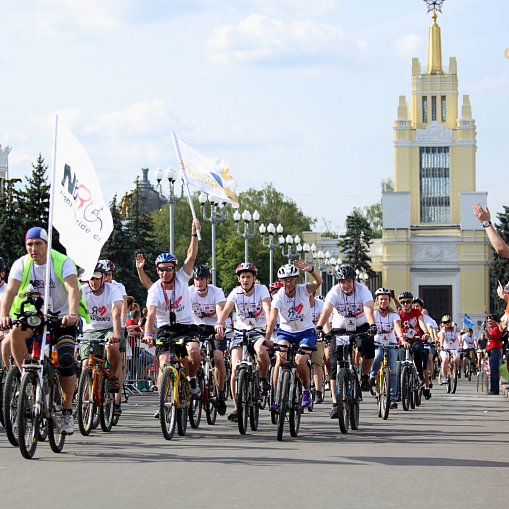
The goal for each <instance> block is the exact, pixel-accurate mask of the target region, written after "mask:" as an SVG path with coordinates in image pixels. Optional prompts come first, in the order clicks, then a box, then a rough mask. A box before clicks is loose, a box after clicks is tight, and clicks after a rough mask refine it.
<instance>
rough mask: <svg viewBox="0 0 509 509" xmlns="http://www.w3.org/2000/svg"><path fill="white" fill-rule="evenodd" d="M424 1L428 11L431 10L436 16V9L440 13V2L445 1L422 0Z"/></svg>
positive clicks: (443, 0)
mask: <svg viewBox="0 0 509 509" xmlns="http://www.w3.org/2000/svg"><path fill="white" fill-rule="evenodd" d="M424 1H425V2H426V4H427V6H428V12H431V11H433V15H434V16H436V14H437V11H438V12H440V13H442V4H443V3H444V2H445V0H424ZM426 14H427V13H426Z"/></svg>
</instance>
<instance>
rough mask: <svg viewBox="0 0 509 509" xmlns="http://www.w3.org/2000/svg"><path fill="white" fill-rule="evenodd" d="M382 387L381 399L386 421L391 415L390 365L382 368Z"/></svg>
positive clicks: (382, 413)
mask: <svg viewBox="0 0 509 509" xmlns="http://www.w3.org/2000/svg"><path fill="white" fill-rule="evenodd" d="M381 385H382V387H381V391H380V401H381V405H380V407H381V417H382V419H383V420H384V421H386V420H387V418H388V417H389V409H390V408H391V372H390V370H389V367H388V366H385V368H383V370H382V384H381Z"/></svg>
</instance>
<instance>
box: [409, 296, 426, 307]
mask: <svg viewBox="0 0 509 509" xmlns="http://www.w3.org/2000/svg"><path fill="white" fill-rule="evenodd" d="M412 304H419V306H421V308H423V307H424V301H423V300H422V299H421V298H420V297H416V298H415V299H414V300H413V302H412Z"/></svg>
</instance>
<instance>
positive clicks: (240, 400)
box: [236, 368, 249, 435]
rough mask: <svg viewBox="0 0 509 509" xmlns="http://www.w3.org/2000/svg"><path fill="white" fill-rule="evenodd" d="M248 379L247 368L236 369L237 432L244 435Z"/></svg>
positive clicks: (247, 405)
mask: <svg viewBox="0 0 509 509" xmlns="http://www.w3.org/2000/svg"><path fill="white" fill-rule="evenodd" d="M248 385H249V380H248V378H247V369H246V368H243V369H240V370H239V371H237V395H236V398H237V410H238V412H239V420H238V421H237V424H238V426H239V433H240V434H241V435H245V434H246V432H247V418H248V415H249V393H248Z"/></svg>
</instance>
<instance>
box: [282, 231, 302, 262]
mask: <svg viewBox="0 0 509 509" xmlns="http://www.w3.org/2000/svg"><path fill="white" fill-rule="evenodd" d="M285 242H286V253H285V249H284V246H283V244H284V243H285ZM294 242H295V244H296V246H295V251H293V252H292V244H293V243H294ZM279 245H280V247H281V253H282V254H283V256H287V257H288V263H292V257H293V256H297V255H298V254H300V253H301V252H302V246H301V245H300V237H299V236H298V235H295V238H293V237H292V236H291V235H287V236H286V239H285V238H284V237H283V236H282V235H280V236H279Z"/></svg>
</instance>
